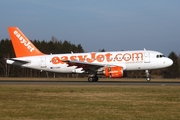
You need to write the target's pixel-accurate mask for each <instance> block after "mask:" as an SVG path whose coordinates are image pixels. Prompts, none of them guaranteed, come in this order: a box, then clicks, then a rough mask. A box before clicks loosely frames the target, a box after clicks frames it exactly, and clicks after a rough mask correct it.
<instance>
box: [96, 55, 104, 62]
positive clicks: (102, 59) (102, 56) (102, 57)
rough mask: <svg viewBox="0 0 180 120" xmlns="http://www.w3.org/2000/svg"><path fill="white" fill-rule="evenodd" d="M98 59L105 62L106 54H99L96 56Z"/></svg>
mask: <svg viewBox="0 0 180 120" xmlns="http://www.w3.org/2000/svg"><path fill="white" fill-rule="evenodd" d="M96 60H97V61H98V62H103V61H104V55H101V54H100V55H98V56H97V57H96Z"/></svg>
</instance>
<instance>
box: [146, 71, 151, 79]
mask: <svg viewBox="0 0 180 120" xmlns="http://www.w3.org/2000/svg"><path fill="white" fill-rule="evenodd" d="M145 73H146V80H147V81H148V82H150V81H151V77H150V74H149V70H146V71H145Z"/></svg>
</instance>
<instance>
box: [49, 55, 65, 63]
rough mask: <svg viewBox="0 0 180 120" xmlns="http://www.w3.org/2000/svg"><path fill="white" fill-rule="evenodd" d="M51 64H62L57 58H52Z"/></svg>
mask: <svg viewBox="0 0 180 120" xmlns="http://www.w3.org/2000/svg"><path fill="white" fill-rule="evenodd" d="M51 62H52V63H53V64H59V63H62V64H63V62H62V61H61V60H60V59H59V57H57V56H56V57H53V58H52V59H51Z"/></svg>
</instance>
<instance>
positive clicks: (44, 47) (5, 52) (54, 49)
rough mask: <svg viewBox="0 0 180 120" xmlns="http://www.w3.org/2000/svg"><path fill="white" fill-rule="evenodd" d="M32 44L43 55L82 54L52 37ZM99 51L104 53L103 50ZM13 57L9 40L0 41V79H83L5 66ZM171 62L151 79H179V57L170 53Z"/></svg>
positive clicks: (138, 73) (135, 73)
mask: <svg viewBox="0 0 180 120" xmlns="http://www.w3.org/2000/svg"><path fill="white" fill-rule="evenodd" d="M32 43H33V44H34V45H35V46H36V47H37V48H38V49H39V50H40V51H41V52H43V53H45V54H60V53H71V51H72V52H73V53H83V52H84V50H83V47H82V46H81V44H78V45H75V44H73V43H71V42H70V41H67V40H64V41H62V40H57V39H56V38H55V37H52V40H51V41H45V40H41V41H40V40H33V41H32ZM99 51H101V52H105V49H100V50H99ZM13 57H15V53H14V49H13V46H12V43H11V41H10V40H9V39H1V40H0V77H85V76H86V75H84V74H62V73H53V72H45V71H39V70H34V69H30V68H21V67H20V66H15V65H8V64H6V59H7V58H13ZM168 57H169V58H171V59H172V60H173V62H174V63H173V65H172V66H170V67H168V68H164V69H159V70H152V71H151V77H153V78H179V77H180V56H178V55H176V54H175V53H174V52H171V53H170V54H169V56H168ZM143 76H145V72H144V71H128V72H127V77H129V78H141V77H143Z"/></svg>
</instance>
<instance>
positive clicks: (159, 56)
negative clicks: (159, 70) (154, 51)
mask: <svg viewBox="0 0 180 120" xmlns="http://www.w3.org/2000/svg"><path fill="white" fill-rule="evenodd" d="M162 57H165V55H157V56H156V58H162Z"/></svg>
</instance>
